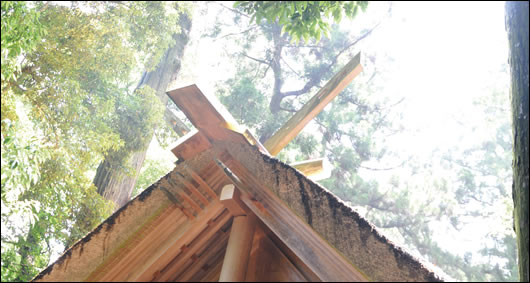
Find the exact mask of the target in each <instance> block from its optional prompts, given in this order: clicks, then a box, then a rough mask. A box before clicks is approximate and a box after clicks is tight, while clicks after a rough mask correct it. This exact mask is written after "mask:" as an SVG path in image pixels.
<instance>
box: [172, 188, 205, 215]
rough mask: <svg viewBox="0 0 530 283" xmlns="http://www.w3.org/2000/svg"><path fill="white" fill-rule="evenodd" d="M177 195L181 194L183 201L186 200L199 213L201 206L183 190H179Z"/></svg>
mask: <svg viewBox="0 0 530 283" xmlns="http://www.w3.org/2000/svg"><path fill="white" fill-rule="evenodd" d="M178 194H179V196H181V197H182V198H183V199H184V201H185V202H187V203H188V204H189V205H190V206H191V207H192V208H193V209H194V210H195V212H197V213H200V212H201V211H202V208H201V207H200V206H199V205H198V204H197V203H196V202H195V201H194V200H192V199H191V198H190V196H188V195H187V194H186V193H185V192H184V191H183V190H180V191H179V193H178Z"/></svg>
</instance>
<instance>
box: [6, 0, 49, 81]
mask: <svg viewBox="0 0 530 283" xmlns="http://www.w3.org/2000/svg"><path fill="white" fill-rule="evenodd" d="M27 5H28V3H27V2H25V1H2V10H1V11H2V12H1V14H2V36H1V38H2V40H1V42H2V85H3V82H5V81H8V80H10V79H12V78H16V74H17V73H18V72H20V64H18V63H17V60H18V57H19V56H20V55H22V54H24V53H25V52H28V51H31V50H33V48H34V47H35V45H36V44H37V42H38V41H39V39H40V38H41V37H42V36H43V35H45V34H46V29H45V28H44V26H43V25H42V24H41V23H40V22H39V11H38V10H36V9H30V8H28V7H27ZM2 88H3V86H2Z"/></svg>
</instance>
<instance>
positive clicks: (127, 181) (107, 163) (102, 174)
mask: <svg viewBox="0 0 530 283" xmlns="http://www.w3.org/2000/svg"><path fill="white" fill-rule="evenodd" d="M178 18H179V27H180V29H179V30H180V31H179V32H178V33H175V34H173V36H172V37H173V42H172V46H171V47H170V48H169V49H167V50H166V51H165V53H164V56H163V57H162V58H161V59H160V62H159V64H158V65H157V66H156V68H155V69H154V70H152V71H149V72H147V71H146V72H144V74H143V76H142V78H141V80H140V82H139V83H138V88H137V89H141V88H142V87H144V86H148V87H150V88H151V89H153V90H154V92H155V94H156V96H157V97H158V99H159V100H160V102H161V104H162V105H164V106H165V105H167V102H168V97H167V95H166V93H165V92H166V89H167V86H168V84H169V82H170V81H171V80H172V79H174V77H175V76H176V75H177V74H178V72H179V70H180V64H181V60H182V56H183V54H184V48H185V46H186V44H187V42H188V39H189V36H188V34H189V31H190V28H191V19H190V18H189V16H188V15H187V13H186V12H181V13H179V14H178ZM129 111H130V110H129V109H127V112H124V113H123V115H127V114H128V112H129ZM156 112H161V111H160V109H158V110H154V109H152V110H150V111H148V112H146V113H147V114H150V113H156ZM164 113H165V114H164V118H165V121H167V122H168V123H171V125H174V126H173V127H172V128H173V129H175V130H177V131H178V132H177V133H178V134H179V135H184V134H185V133H186V130H187V129H186V128H185V126H181V125H180V124H182V122H180V120H178V119H177V118H175V117H173V116H172V114H171V112H170V111H169V110H168V109H167V108H166V109H165V110H164ZM154 124H157V123H156V122H155V121H153V123H143V124H139V125H130V123H129V121H128V120H127V118H125V119H123V120H121V121H120V125H121V126H123V127H126V130H125V131H123V133H124V135H127V136H128V138H126V139H125V143H126V145H130V146H126V147H125V148H123V149H121V150H117V151H113V152H111V153H109V154H108V155H107V156H106V158H105V160H104V161H103V162H102V163H101V164H100V165H99V167H98V169H97V172H96V176H95V177H94V185H96V187H97V188H98V193H99V194H100V195H102V196H104V197H105V198H106V199H108V200H112V201H113V202H114V203H115V204H116V206H115V209H119V208H120V207H122V206H123V205H124V204H125V203H127V202H128V201H129V200H130V199H131V196H132V193H133V190H134V187H135V184H136V180H137V178H138V175H139V173H140V169H141V168H142V165H143V162H144V160H145V154H146V151H147V148H148V146H149V142H150V141H151V139H152V138H153V135H154V133H155V130H156V126H154ZM177 125H179V126H178V127H177ZM138 136H143V137H144V139H142V140H141V141H138V142H135V141H134V140H135V137H138Z"/></svg>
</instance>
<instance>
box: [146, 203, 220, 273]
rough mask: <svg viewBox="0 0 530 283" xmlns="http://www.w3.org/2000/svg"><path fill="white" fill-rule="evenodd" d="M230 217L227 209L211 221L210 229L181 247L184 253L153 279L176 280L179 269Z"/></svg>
mask: <svg viewBox="0 0 530 283" xmlns="http://www.w3.org/2000/svg"><path fill="white" fill-rule="evenodd" d="M230 218H231V215H230V213H228V212H226V211H225V212H224V213H222V214H221V215H220V216H219V217H218V218H217V219H215V220H213V221H211V224H210V225H208V226H209V227H208V229H206V230H204V232H203V233H200V234H199V235H197V237H196V238H195V239H193V241H192V242H191V243H190V244H189V246H188V245H187V246H183V247H182V248H181V250H182V253H181V254H180V255H178V256H177V257H175V258H173V259H172V260H171V261H170V262H169V263H168V264H167V265H166V266H165V267H164V268H162V269H161V270H160V271H161V272H160V274H158V275H157V276H156V277H155V278H153V280H152V281H174V279H175V277H176V275H178V274H180V272H179V270H182V268H183V265H185V264H186V263H187V262H189V260H190V258H191V256H192V255H194V254H195V252H196V251H197V250H199V249H200V248H201V247H202V245H204V244H205V243H206V242H207V241H208V240H209V239H211V237H212V236H213V235H214V234H216V233H217V231H219V229H221V227H222V226H223V225H225V224H226V223H227V222H228V221H229V220H230ZM177 273H178V274H177Z"/></svg>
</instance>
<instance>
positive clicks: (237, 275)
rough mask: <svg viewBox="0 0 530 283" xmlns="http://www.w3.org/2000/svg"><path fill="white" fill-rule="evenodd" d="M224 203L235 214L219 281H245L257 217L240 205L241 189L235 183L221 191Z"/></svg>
mask: <svg viewBox="0 0 530 283" xmlns="http://www.w3.org/2000/svg"><path fill="white" fill-rule="evenodd" d="M221 203H223V204H224V205H225V206H226V207H227V208H228V209H229V210H230V212H231V213H232V215H234V221H233V222H232V229H231V231H230V238H229V239H228V246H227V247H226V253H225V258H224V261H223V267H222V268H221V275H220V276H219V282H233V281H244V280H245V275H246V272H247V265H248V260H249V255H250V250H251V248H252V239H253V237H254V229H255V226H256V218H255V216H254V215H253V214H251V213H247V212H246V211H245V210H244V209H243V208H241V207H240V206H239V205H240V204H242V202H241V200H239V191H238V190H237V188H235V187H234V185H232V184H230V185H226V186H225V187H224V188H223V190H222V192H221Z"/></svg>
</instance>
